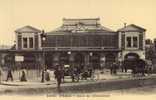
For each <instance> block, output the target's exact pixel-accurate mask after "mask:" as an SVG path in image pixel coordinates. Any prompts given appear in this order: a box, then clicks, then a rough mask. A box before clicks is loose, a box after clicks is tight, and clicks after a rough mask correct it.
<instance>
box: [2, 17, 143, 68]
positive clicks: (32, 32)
mask: <svg viewBox="0 0 156 100" xmlns="http://www.w3.org/2000/svg"><path fill="white" fill-rule="evenodd" d="M145 32H146V30H145V29H144V28H141V27H139V26H137V25H134V24H130V25H125V26H124V27H123V28H121V29H118V30H117V31H113V30H111V29H109V28H107V27H104V26H103V25H101V23H100V18H90V19H67V18H64V19H63V24H62V25H61V26H60V27H58V28H57V29H54V30H52V31H50V32H44V31H43V30H40V29H37V28H35V27H32V26H24V27H22V28H18V29H17V30H15V35H16V39H15V40H16V45H15V47H14V48H12V49H8V50H1V51H0V54H1V65H2V66H17V65H18V64H21V67H28V68H38V67H40V66H47V67H48V68H53V66H55V65H57V64H62V65H71V66H93V67H95V68H104V67H109V66H110V64H111V63H112V62H115V61H123V60H125V59H133V58H136V57H137V58H141V59H145ZM18 56H20V57H21V56H22V57H23V61H20V62H18V61H16V57H18ZM8 64H9V65H8Z"/></svg>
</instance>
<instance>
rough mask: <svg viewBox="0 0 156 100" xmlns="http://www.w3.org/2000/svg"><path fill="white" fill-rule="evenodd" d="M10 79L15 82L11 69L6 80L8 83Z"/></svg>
mask: <svg viewBox="0 0 156 100" xmlns="http://www.w3.org/2000/svg"><path fill="white" fill-rule="evenodd" d="M9 79H11V81H13V76H12V71H11V69H9V70H8V74H7V79H6V81H8V80H9Z"/></svg>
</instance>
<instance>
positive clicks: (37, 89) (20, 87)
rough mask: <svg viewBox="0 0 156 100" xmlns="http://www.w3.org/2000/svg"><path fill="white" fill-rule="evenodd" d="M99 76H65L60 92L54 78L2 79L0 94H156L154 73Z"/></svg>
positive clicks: (106, 74) (119, 73)
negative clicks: (45, 80)
mask: <svg viewBox="0 0 156 100" xmlns="http://www.w3.org/2000/svg"><path fill="white" fill-rule="evenodd" d="M99 76H100V77H99V79H96V77H95V79H94V80H91V79H88V80H80V82H71V79H70V78H68V77H66V79H65V83H63V84H61V90H62V91H61V93H58V92H57V88H56V81H55V80H54V79H52V80H51V81H49V82H44V83H41V82H39V81H38V82H37V81H28V82H20V81H18V80H16V81H13V82H5V81H3V82H2V83H1V85H0V95H34V96H37V95H38V96H41V95H47V96H54V94H57V95H61V94H66V96H70V95H78V94H81V96H86V95H92V96H98V94H100V96H110V95H116V94H117V95H123V94H124V95H127V94H133V95H136V94H139V95H144V94H147V95H148V94H156V75H155V74H151V75H149V76H145V77H132V75H131V74H130V73H121V72H118V74H117V75H110V74H109V72H108V71H106V72H104V74H100V75H99ZM67 94H68V95H67ZM69 94H70V95H69Z"/></svg>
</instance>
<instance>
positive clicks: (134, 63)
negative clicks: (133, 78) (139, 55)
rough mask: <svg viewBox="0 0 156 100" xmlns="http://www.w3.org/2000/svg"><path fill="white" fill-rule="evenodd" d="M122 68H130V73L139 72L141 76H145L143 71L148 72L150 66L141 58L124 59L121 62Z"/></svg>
mask: <svg viewBox="0 0 156 100" xmlns="http://www.w3.org/2000/svg"><path fill="white" fill-rule="evenodd" d="M122 69H123V70H125V72H127V70H128V69H131V70H132V74H134V75H135V74H138V73H141V74H142V76H145V73H147V74H149V71H150V70H151V68H150V67H149V64H148V63H147V61H145V60H142V59H126V60H124V61H123V63H122Z"/></svg>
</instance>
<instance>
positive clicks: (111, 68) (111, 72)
mask: <svg viewBox="0 0 156 100" xmlns="http://www.w3.org/2000/svg"><path fill="white" fill-rule="evenodd" d="M110 74H111V75H112V74H113V64H111V65H110Z"/></svg>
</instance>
